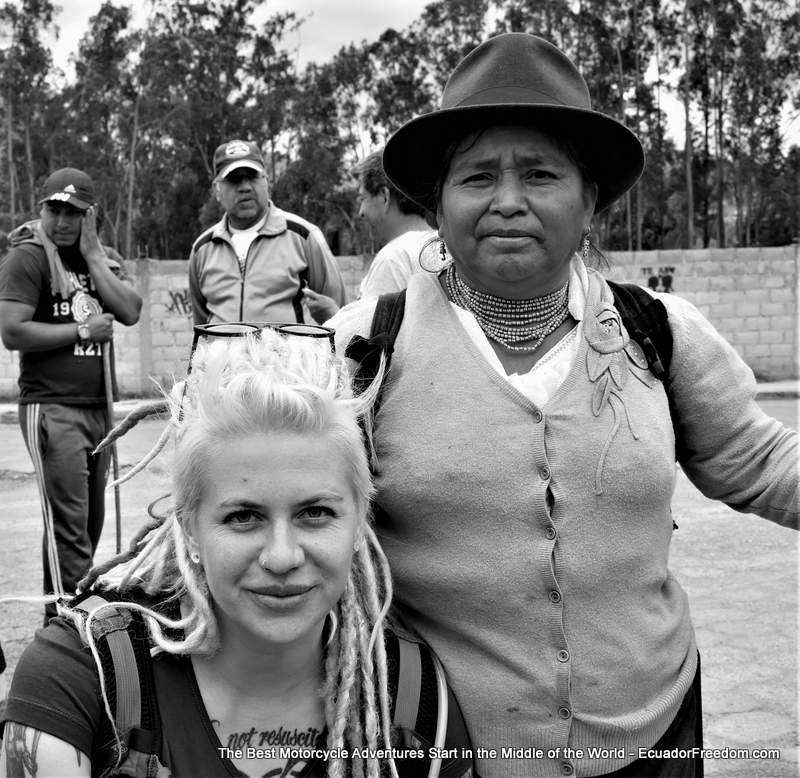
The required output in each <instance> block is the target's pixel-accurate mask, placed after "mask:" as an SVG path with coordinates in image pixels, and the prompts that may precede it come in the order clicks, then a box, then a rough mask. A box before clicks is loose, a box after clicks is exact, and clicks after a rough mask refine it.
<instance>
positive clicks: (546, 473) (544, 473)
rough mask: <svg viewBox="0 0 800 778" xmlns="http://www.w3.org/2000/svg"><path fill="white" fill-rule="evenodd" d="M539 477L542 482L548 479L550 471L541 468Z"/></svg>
mask: <svg viewBox="0 0 800 778" xmlns="http://www.w3.org/2000/svg"><path fill="white" fill-rule="evenodd" d="M539 475H540V476H541V479H542V481H546V480H547V479H548V478H550V469H549V468H547V467H543V468H542V469H541V470H539Z"/></svg>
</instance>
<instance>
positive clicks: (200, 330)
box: [179, 321, 336, 418]
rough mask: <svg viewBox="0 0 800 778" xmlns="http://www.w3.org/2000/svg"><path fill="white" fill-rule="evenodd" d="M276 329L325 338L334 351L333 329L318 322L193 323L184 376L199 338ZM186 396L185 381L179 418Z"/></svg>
mask: <svg viewBox="0 0 800 778" xmlns="http://www.w3.org/2000/svg"><path fill="white" fill-rule="evenodd" d="M267 329H269V330H276V331H277V332H279V333H280V334H281V335H295V336H297V337H301V338H327V339H328V343H329V344H330V347H331V353H334V352H335V344H334V335H335V334H336V332H335V330H332V329H331V328H330V327H323V326H322V325H320V324H300V323H296V322H266V321H224V322H216V323H213V324H195V325H194V337H193V338H192V348H191V351H190V352H189V365H188V367H187V368H186V377H187V378H188V377H189V375H190V374H191V372H192V361H193V360H194V353H195V351H197V344H198V343H199V342H200V338H243V337H245V336H246V335H258V333H259V332H262V331H263V330H267ZM185 398H186V383H184V385H183V395H182V397H181V409H180V414H179V418H183V401H184V399H185Z"/></svg>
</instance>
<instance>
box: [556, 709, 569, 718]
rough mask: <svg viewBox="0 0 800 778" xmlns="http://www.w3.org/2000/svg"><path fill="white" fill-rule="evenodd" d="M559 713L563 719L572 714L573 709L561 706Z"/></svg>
mask: <svg viewBox="0 0 800 778" xmlns="http://www.w3.org/2000/svg"><path fill="white" fill-rule="evenodd" d="M558 715H559V716H560V717H561V718H562V719H568V718H569V717H570V716H571V715H572V711H571V710H570V709H569V708H565V707H561V708H559V709H558Z"/></svg>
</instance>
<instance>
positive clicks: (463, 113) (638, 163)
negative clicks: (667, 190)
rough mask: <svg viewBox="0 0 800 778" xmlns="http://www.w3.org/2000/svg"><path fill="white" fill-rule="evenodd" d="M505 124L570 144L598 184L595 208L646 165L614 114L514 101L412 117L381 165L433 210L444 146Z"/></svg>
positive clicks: (638, 145) (400, 186)
mask: <svg viewBox="0 0 800 778" xmlns="http://www.w3.org/2000/svg"><path fill="white" fill-rule="evenodd" d="M509 125H522V126H528V125H529V126H531V127H532V128H536V129H539V130H542V131H543V132H546V133H548V134H549V135H551V136H553V137H554V138H556V139H557V140H558V139H563V140H565V141H567V142H569V143H570V144H571V145H572V147H573V148H574V149H575V151H576V153H577V154H578V156H579V158H580V163H581V165H582V166H583V167H584V168H585V169H586V170H587V171H588V173H589V175H590V177H591V178H592V180H593V181H594V183H595V184H597V203H596V205H595V213H599V212H600V211H602V210H604V209H605V208H608V206H610V205H611V204H612V203H613V202H614V201H615V200H617V199H618V198H619V197H621V196H622V195H623V194H625V192H627V191H628V190H629V189H630V188H631V187H632V186H633V185H634V184H635V183H636V182H637V181H638V180H639V177H640V176H641V175H642V171H643V170H644V150H643V149H642V144H641V143H640V142H639V139H638V138H637V137H636V135H635V134H634V133H633V132H631V130H629V129H628V128H627V127H626V126H625V125H624V124H622V123H621V122H618V121H617V120H616V119H613V118H612V117H610V116H606V114H603V113H599V112H598V111H591V110H586V109H583V108H569V107H565V106H560V105H532V104H531V103H519V104H514V103H512V104H500V105H467V106H461V107H458V108H447V109H443V110H440V111H435V112H433V113H429V114H425V115H423V116H418V117H417V118H415V119H412V120H411V121H409V122H407V123H406V124H404V125H403V126H402V127H401V128H400V129H399V130H397V132H395V133H394V135H392V137H391V138H389V140H388V142H387V143H386V148H385V150H384V152H383V168H384V171H385V173H386V175H387V177H388V178H389V180H390V181H391V182H392V184H394V186H396V187H397V188H398V189H399V190H400V191H401V192H402V193H403V194H404V195H406V197H408V198H410V199H411V200H413V201H414V202H415V203H417V205H420V206H422V207H423V208H425V209H427V210H429V211H431V212H433V213H435V212H436V206H437V203H436V195H435V190H436V185H437V182H438V180H439V179H440V177H441V176H442V175H443V173H444V172H445V171H444V170H442V166H443V164H444V156H445V153H446V152H447V150H448V148H449V147H450V146H451V145H452V144H453V143H454V142H456V141H458V140H459V139H461V138H464V137H465V136H466V135H469V134H470V133H472V132H475V131H478V130H481V129H486V128H488V127H493V126H509Z"/></svg>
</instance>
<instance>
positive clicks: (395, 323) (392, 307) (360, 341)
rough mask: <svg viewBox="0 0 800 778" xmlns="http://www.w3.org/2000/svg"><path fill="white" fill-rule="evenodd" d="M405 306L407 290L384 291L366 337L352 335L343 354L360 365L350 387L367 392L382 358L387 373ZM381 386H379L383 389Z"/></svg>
mask: <svg viewBox="0 0 800 778" xmlns="http://www.w3.org/2000/svg"><path fill="white" fill-rule="evenodd" d="M405 307H406V290H405V289H401V290H400V291H399V292H387V293H386V294H382V295H381V296H380V297H379V298H378V302H377V305H376V306H375V313H374V314H373V316H372V326H371V327H370V333H369V338H364V337H362V336H361V335H354V336H353V337H352V339H351V340H350V343H348V345H347V348H346V349H345V352H344V355H345V356H346V357H348V358H349V359H354V360H355V361H356V362H358V363H359V365H358V369H357V370H356V372H355V375H354V376H353V386H354V388H355V390H356V392H362V391H364V389H366V388H367V387H368V386H369V385H370V384H371V383H372V381H373V380H374V379H375V376H376V375H377V374H378V367H379V366H380V363H381V355H384V356H385V358H386V372H387V373H388V371H389V364H390V363H391V361H392V353H393V352H394V344H395V341H396V340H397V333H398V332H399V331H400V326H401V325H402V323H403V315H404V313H405ZM382 388H383V387H381V389H382ZM380 402H381V396H380V394H379V395H378V397H377V398H376V400H375V406H374V411H373V413H374V414H375V415H377V413H378V409H379V408H380Z"/></svg>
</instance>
